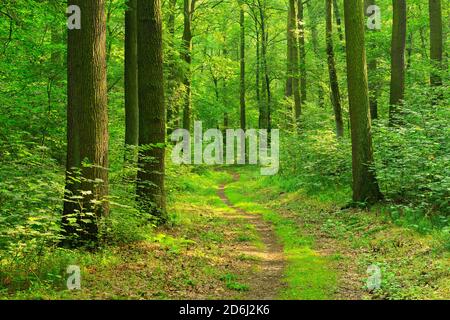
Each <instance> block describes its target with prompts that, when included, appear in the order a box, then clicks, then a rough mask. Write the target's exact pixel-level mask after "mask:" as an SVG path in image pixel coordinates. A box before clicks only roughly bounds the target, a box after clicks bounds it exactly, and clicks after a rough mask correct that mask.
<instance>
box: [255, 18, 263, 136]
mask: <svg viewBox="0 0 450 320" xmlns="http://www.w3.org/2000/svg"><path fill="white" fill-rule="evenodd" d="M255 32H256V76H255V90H256V92H255V93H256V102H257V103H258V128H261V125H262V118H261V116H262V106H261V40H260V32H259V28H258V22H257V21H255Z"/></svg>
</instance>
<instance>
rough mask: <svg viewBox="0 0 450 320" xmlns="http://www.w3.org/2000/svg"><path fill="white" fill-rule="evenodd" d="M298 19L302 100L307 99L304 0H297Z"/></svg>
mask: <svg viewBox="0 0 450 320" xmlns="http://www.w3.org/2000/svg"><path fill="white" fill-rule="evenodd" d="M297 7H298V12H297V21H298V50H299V58H300V70H299V71H300V92H301V102H302V103H304V102H305V101H306V90H307V88H306V50H305V21H304V10H303V0H298V1H297Z"/></svg>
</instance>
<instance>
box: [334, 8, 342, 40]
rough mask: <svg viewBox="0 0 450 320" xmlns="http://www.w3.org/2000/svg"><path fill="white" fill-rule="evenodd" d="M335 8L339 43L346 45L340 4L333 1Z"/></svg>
mask: <svg viewBox="0 0 450 320" xmlns="http://www.w3.org/2000/svg"><path fill="white" fill-rule="evenodd" d="M333 8H334V17H335V19H336V25H337V31H338V35H339V41H340V42H341V44H343V43H344V33H343V32H342V19H341V12H340V10H339V4H338V2H337V0H333Z"/></svg>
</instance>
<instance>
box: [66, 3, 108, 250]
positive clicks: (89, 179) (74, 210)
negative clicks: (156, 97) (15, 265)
mask: <svg viewBox="0 0 450 320" xmlns="http://www.w3.org/2000/svg"><path fill="white" fill-rule="evenodd" d="M68 4H69V5H77V6H79V7H80V9H81V12H82V15H81V25H82V28H81V29H80V30H77V29H75V30H69V31H68V57H67V59H68V61H67V64H68V108H67V117H68V123H67V124H68V128H67V132H68V142H67V144H68V146H67V176H66V183H67V185H66V191H67V193H66V199H68V200H70V198H71V196H82V199H77V201H76V202H75V203H74V202H67V201H66V203H65V206H64V216H63V224H64V229H65V231H66V236H68V238H67V239H66V241H67V243H68V244H70V245H74V244H76V243H78V242H82V243H89V244H91V243H95V242H97V240H98V220H99V219H101V217H102V216H105V215H107V214H108V213H109V205H108V202H107V201H106V200H105V197H106V196H107V195H108V109H107V82H106V20H105V1H104V0H92V1H82V0H70V1H69V2H68ZM81 162H83V164H81ZM73 168H76V171H78V170H79V172H80V174H81V176H77V174H76V173H75V170H73ZM77 177H78V178H79V180H78V181H80V182H79V183H78V182H75V181H77V180H74V179H77ZM72 182H74V183H72ZM72 200H74V199H73V198H72ZM74 217H75V218H76V222H77V224H78V226H76V225H74V224H72V223H71V221H70V220H71V218H74ZM72 236H74V238H72Z"/></svg>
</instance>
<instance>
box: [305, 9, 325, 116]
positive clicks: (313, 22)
mask: <svg viewBox="0 0 450 320" xmlns="http://www.w3.org/2000/svg"><path fill="white" fill-rule="evenodd" d="M306 5H307V8H308V14H309V19H310V21H311V41H312V46H313V51H314V55H315V56H316V57H317V58H319V61H320V60H321V59H320V57H319V55H320V53H319V35H318V34H317V27H316V25H317V24H318V21H317V18H315V17H314V14H313V12H312V7H311V2H310V1H308V2H307V3H306ZM316 72H317V73H318V83H317V97H318V100H319V106H320V107H322V108H323V107H324V98H323V96H324V93H323V87H322V84H321V79H320V78H321V77H320V74H321V73H322V63H321V61H320V62H319V63H318V64H317V69H316Z"/></svg>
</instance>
